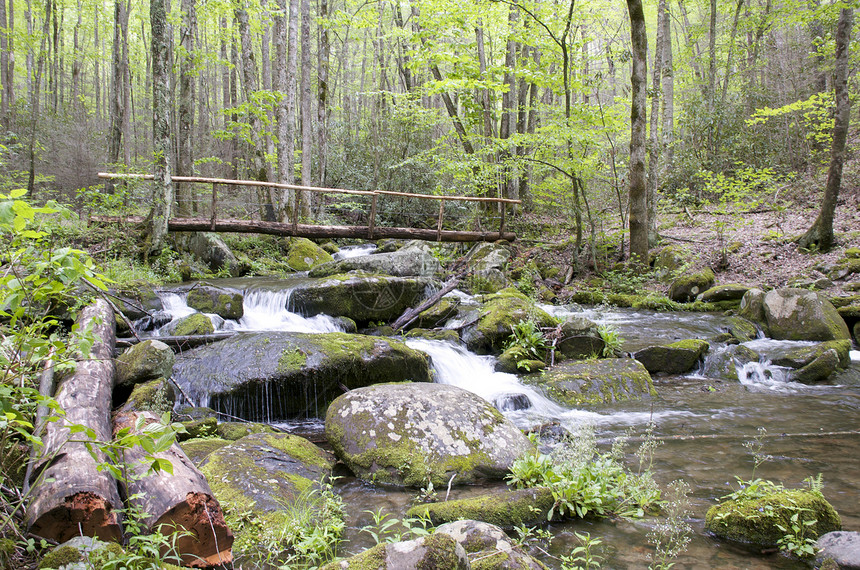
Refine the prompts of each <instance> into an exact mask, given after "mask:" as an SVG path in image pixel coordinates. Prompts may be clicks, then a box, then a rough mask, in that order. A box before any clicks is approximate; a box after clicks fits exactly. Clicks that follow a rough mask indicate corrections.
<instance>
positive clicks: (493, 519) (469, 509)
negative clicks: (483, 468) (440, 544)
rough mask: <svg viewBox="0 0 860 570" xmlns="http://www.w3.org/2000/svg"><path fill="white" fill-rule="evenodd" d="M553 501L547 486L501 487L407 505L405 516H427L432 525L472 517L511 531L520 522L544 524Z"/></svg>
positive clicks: (532, 524) (522, 523)
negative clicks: (491, 490) (480, 493)
mask: <svg viewBox="0 0 860 570" xmlns="http://www.w3.org/2000/svg"><path fill="white" fill-rule="evenodd" d="M554 504H555V498H554V497H553V495H552V490H550V489H549V488H548V487H535V488H532V489H516V490H504V491H500V492H494V493H490V494H487V495H480V496H477V497H470V498H468V499H458V500H454V501H445V502H442V503H427V504H423V505H416V506H414V507H412V508H410V509H409V510H408V511H407V512H406V515H407V516H410V517H428V518H429V519H430V521H431V522H432V523H433V524H434V525H439V524H442V523H448V522H452V521H456V520H460V519H472V520H476V521H482V522H485V523H489V524H491V525H495V526H498V527H501V528H503V529H507V530H511V529H513V528H514V527H517V526H520V525H526V526H534V525H539V524H543V523H546V521H547V516H548V514H549V511H550V509H552V507H553V505H554Z"/></svg>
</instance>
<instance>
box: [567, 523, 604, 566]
mask: <svg viewBox="0 0 860 570" xmlns="http://www.w3.org/2000/svg"><path fill="white" fill-rule="evenodd" d="M573 535H574V536H575V537H576V540H578V541H579V546H575V547H573V548H572V549H571V551H570V553H569V554H567V555H562V557H561V562H562V564H561V568H562V570H589V568H600V563H601V562H602V558H601V557H600V556H599V555H598V554H597V553H595V552H594V551H595V550H596V549H597V547H598V546H600V545H601V544H603V541H602V540H600V539H599V538H591V535H590V534H589V533H587V532H577V531H574V532H573Z"/></svg>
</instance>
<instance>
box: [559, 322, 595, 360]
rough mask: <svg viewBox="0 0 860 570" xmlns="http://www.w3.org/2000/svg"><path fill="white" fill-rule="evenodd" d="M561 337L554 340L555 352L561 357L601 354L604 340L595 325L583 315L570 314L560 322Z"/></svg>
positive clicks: (592, 356) (590, 356)
mask: <svg viewBox="0 0 860 570" xmlns="http://www.w3.org/2000/svg"><path fill="white" fill-rule="evenodd" d="M560 331H561V337H560V338H559V340H558V342H556V353H557V354H558V355H559V356H560V357H561V358H562V359H563V358H571V359H574V360H579V359H583V358H595V357H600V356H603V349H604V348H605V347H606V342H605V341H604V340H603V338H601V336H600V334H599V333H598V329H597V325H596V324H594V323H593V322H592V321H590V320H588V319H586V318H585V317H582V316H578V315H572V316H569V317H568V318H567V319H565V321H564V322H563V323H562V324H561V329H560Z"/></svg>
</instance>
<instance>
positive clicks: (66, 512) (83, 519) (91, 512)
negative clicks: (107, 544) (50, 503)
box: [30, 492, 122, 543]
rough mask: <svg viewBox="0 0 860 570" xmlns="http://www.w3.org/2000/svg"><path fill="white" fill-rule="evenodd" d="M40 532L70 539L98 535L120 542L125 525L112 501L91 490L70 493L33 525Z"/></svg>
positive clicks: (60, 540)
mask: <svg viewBox="0 0 860 570" xmlns="http://www.w3.org/2000/svg"><path fill="white" fill-rule="evenodd" d="M30 532H31V533H32V534H35V535H36V536H40V537H42V538H47V539H51V540H56V541H57V542H59V543H63V542H66V541H67V540H70V539H72V538H74V537H76V536H94V537H96V538H98V539H100V540H104V541H112V542H120V541H121V540H122V529H121V527H120V525H119V520H118V517H117V513H116V511H114V510H113V507H112V506H111V504H110V502H108V501H106V500H105V499H104V498H102V497H100V496H98V495H96V494H95V493H90V492H81V493H75V494H74V495H70V496H68V497H66V498H65V499H64V500H63V502H62V503H61V504H60V505H58V506H57V507H55V508H53V509H51V510H50V511H48V512H47V513H45V514H44V515H42V516H41V517H39V519H38V520H36V521H35V522H34V523H33V525H32V526H31V527H30Z"/></svg>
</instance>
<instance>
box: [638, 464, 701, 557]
mask: <svg viewBox="0 0 860 570" xmlns="http://www.w3.org/2000/svg"><path fill="white" fill-rule="evenodd" d="M689 493H690V486H689V485H688V484H687V482H686V481H682V480H677V481H673V482H672V483H670V484H669V487H668V491H667V493H666V504H665V505H664V506H663V508H662V509H661V510H662V514H663V515H664V518H662V519H661V520H660V521H658V522H657V524H656V525H654V528H653V529H652V530H651V531H650V532H649V533H648V541H649V542H650V543H651V544H652V545H654V552H653V553H652V554H651V565H650V566H648V568H649V569H651V570H668V569H669V568H672V566H674V565H675V563H674V562H673V560H674V559H675V558H677V557H678V555H679V554H681V553H682V552H684V551H685V550H686V549H687V545H688V544H689V543H690V535H691V534H692V533H693V529H692V527H691V526H690V523H688V522H687V519H688V518H689V517H690V516H691V515H692V513H691V512H690V510H689V507H690V502H689V499H688V498H687V495H688V494H689Z"/></svg>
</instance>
